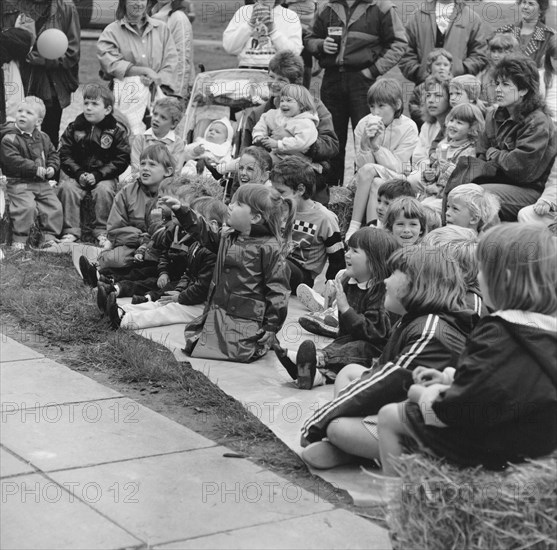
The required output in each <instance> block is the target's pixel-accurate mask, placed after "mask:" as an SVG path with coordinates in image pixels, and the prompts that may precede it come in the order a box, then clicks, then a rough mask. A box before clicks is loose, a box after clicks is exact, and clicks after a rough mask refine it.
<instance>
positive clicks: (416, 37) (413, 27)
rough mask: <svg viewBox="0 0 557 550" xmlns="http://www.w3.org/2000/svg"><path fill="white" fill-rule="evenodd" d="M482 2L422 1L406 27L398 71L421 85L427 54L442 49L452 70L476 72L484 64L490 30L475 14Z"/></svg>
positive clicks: (423, 78) (458, 72)
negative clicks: (471, 4)
mask: <svg viewBox="0 0 557 550" xmlns="http://www.w3.org/2000/svg"><path fill="white" fill-rule="evenodd" d="M478 6H480V7H481V6H482V4H475V6H468V5H467V4H466V3H465V2H464V0H456V1H453V0H426V1H425V2H423V3H422V4H421V6H420V7H419V8H418V11H417V13H416V14H415V15H414V17H413V18H412V19H411V20H410V21H409V22H408V25H407V26H406V35H407V36H408V50H407V51H406V53H405V54H404V55H403V56H402V59H401V60H400V64H399V67H400V70H401V71H402V74H403V75H404V76H405V77H406V78H407V79H408V80H411V81H412V82H414V84H421V83H422V82H423V81H424V80H425V78H426V76H427V66H426V64H427V56H428V54H429V53H430V52H431V51H432V50H433V49H435V48H444V49H445V50H447V51H449V52H450V53H451V54H452V56H453V67H452V73H453V75H454V76H459V75H461V74H471V75H476V74H478V73H479V72H480V71H481V70H482V69H483V68H484V67H485V65H486V64H487V41H488V39H489V38H490V37H491V35H492V32H491V29H490V28H489V26H488V24H486V23H484V22H483V20H482V18H481V17H480V16H479V15H478V14H477V13H476V11H475V9H474V8H476V9H478Z"/></svg>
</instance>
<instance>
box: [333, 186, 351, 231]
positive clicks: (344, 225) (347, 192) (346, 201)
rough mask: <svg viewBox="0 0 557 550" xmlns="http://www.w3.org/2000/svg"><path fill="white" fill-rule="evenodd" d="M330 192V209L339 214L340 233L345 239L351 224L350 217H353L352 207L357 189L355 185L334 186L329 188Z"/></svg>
mask: <svg viewBox="0 0 557 550" xmlns="http://www.w3.org/2000/svg"><path fill="white" fill-rule="evenodd" d="M329 193H330V199H329V210H330V211H331V212H334V213H335V214H336V215H337V217H338V224H339V226H340V234H341V236H342V238H343V239H344V236H345V235H346V231H347V230H348V226H349V225H350V219H351V218H352V207H353V205H354V194H355V193H356V191H355V189H354V187H338V186H333V187H330V188H329Z"/></svg>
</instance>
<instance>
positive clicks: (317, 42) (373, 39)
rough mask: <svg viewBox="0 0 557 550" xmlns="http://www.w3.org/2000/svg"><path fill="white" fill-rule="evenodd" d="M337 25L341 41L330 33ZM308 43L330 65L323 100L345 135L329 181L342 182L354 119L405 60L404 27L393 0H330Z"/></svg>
mask: <svg viewBox="0 0 557 550" xmlns="http://www.w3.org/2000/svg"><path fill="white" fill-rule="evenodd" d="M332 28H335V30H336V32H338V33H339V34H338V35H337V36H338V38H337V40H338V42H335V39H334V38H332V37H331V36H330V33H331V29H332ZM305 46H306V48H307V49H308V50H309V51H310V52H311V53H312V54H313V55H314V56H315V57H316V58H317V59H318V60H319V63H320V64H321V66H322V67H323V68H324V69H325V74H324V76H323V82H322V84H321V99H322V101H323V103H324V104H325V106H326V107H327V109H328V110H329V111H330V112H331V115H332V117H333V125H334V128H335V133H336V135H337V137H338V140H339V154H338V155H337V156H336V157H335V158H334V159H332V160H331V170H330V172H329V176H328V179H327V183H328V184H329V185H338V184H339V183H340V184H342V181H343V178H344V157H345V149H346V141H347V138H348V121H349V120H350V121H351V122H352V128H356V125H357V124H358V122H359V121H360V120H361V119H362V118H363V117H364V116H365V115H367V114H369V106H368V104H367V91H368V89H369V88H370V86H371V85H372V84H373V83H374V82H375V80H376V79H377V78H378V77H379V76H380V75H382V74H385V73H386V72H387V71H388V70H389V69H391V68H392V67H394V66H395V65H396V64H397V63H398V61H399V60H400V58H401V56H402V54H403V53H404V51H405V49H406V36H405V33H404V27H403V25H402V21H401V20H400V18H399V16H398V14H397V12H396V11H395V9H394V7H393V5H392V4H391V2H390V1H389V0H329V1H328V2H327V3H326V4H324V5H322V6H321V7H320V8H319V10H318V12H317V15H316V18H315V22H314V24H313V28H312V30H311V32H310V34H309V35H308V37H307V39H306V40H305Z"/></svg>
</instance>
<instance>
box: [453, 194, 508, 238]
mask: <svg viewBox="0 0 557 550" xmlns="http://www.w3.org/2000/svg"><path fill="white" fill-rule="evenodd" d="M499 205H500V203H499V199H498V197H497V196H496V195H494V194H493V193H490V192H489V191H486V190H485V188H484V187H482V186H481V185H478V184H476V183H465V184H464V185H459V186H458V187H455V188H454V189H453V190H452V191H451V192H450V193H449V195H448V197H447V211H446V218H447V224H448V225H459V226H460V227H467V228H469V229H473V230H474V231H476V232H477V233H480V232H482V231H485V229H486V228H488V227H490V226H491V225H493V224H495V223H498V222H499V218H498V216H497V213H498V212H499Z"/></svg>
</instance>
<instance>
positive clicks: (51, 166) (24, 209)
mask: <svg viewBox="0 0 557 550" xmlns="http://www.w3.org/2000/svg"><path fill="white" fill-rule="evenodd" d="M45 114H46V109H45V105H44V103H43V101H42V99H39V98H38V97H35V96H27V97H26V98H24V100H23V101H22V102H21V103H20V104H19V106H18V108H17V112H16V117H15V122H8V123H7V124H6V125H5V126H3V127H2V130H1V134H0V135H1V136H2V137H1V140H2V141H1V143H0V160H1V165H2V170H3V171H4V175H5V176H6V179H7V188H6V194H7V196H8V200H9V208H10V220H11V222H12V224H13V243H12V250H14V251H20V250H24V249H25V245H26V243H27V239H28V238H29V233H30V231H31V227H32V225H33V222H34V220H35V211H36V210H38V212H39V222H40V223H41V226H42V227H41V229H42V231H43V236H42V239H43V242H42V244H41V246H43V247H48V246H50V245H51V244H54V243H56V242H57V241H56V238H57V237H58V236H59V235H60V233H61V231H62V223H63V214H62V205H61V204H60V201H59V200H58V198H57V197H56V193H55V192H54V190H53V189H52V186H51V185H50V182H49V180H52V178H54V176H55V174H56V173H57V172H58V169H59V168H60V157H59V156H58V153H57V152H56V150H55V149H54V147H53V145H52V142H51V141H50V138H49V137H48V135H47V134H45V133H44V132H41V130H40V125H41V122H42V120H43V119H44V117H45Z"/></svg>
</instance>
